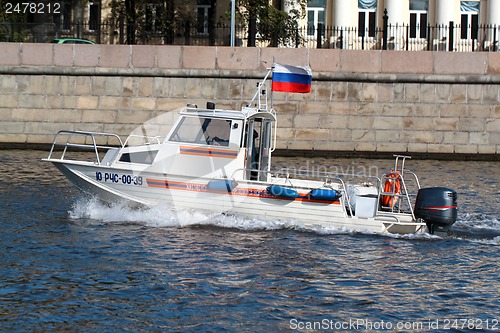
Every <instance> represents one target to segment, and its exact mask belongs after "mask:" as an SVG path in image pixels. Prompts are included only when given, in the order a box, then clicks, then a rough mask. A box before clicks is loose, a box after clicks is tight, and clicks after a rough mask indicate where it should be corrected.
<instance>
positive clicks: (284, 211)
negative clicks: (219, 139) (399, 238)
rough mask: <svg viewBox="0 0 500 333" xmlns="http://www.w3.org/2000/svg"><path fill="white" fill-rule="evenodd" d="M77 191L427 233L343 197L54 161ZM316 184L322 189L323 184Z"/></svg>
mask: <svg viewBox="0 0 500 333" xmlns="http://www.w3.org/2000/svg"><path fill="white" fill-rule="evenodd" d="M48 161H50V162H52V163H53V164H54V165H55V166H56V167H57V168H58V169H59V170H60V171H61V172H62V173H63V174H64V175H65V176H66V177H67V178H68V179H69V180H70V181H71V182H72V183H73V184H74V185H75V186H76V187H77V188H79V189H80V190H82V191H84V192H86V193H89V194H92V195H96V196H97V197H99V198H100V199H101V200H104V201H107V202H116V201H120V200H122V201H123V200H126V201H129V202H131V203H133V204H140V205H146V206H155V205H157V204H160V203H161V204H167V205H169V206H170V207H172V209H173V210H175V211H182V210H189V209H194V210H204V211H210V212H215V213H220V214H223V213H224V214H237V215H243V216H250V217H259V218H265V219H273V220H293V221H297V222H298V223H300V224H302V225H305V226H320V227H325V228H344V229H347V230H353V231H361V232H376V233H397V234H413V233H420V232H426V231H427V227H426V224H425V223H421V222H415V221H413V219H412V216H411V215H410V214H383V215H380V214H377V215H375V216H374V217H373V218H359V217H356V216H350V214H348V210H347V209H346V207H345V206H346V203H345V201H344V200H345V199H344V197H341V198H340V200H338V201H335V202H329V201H320V200H310V199H307V198H305V197H302V198H301V197H299V198H297V199H293V200H292V199H285V198H278V197H274V196H272V195H269V194H268V193H267V192H266V188H267V187H268V186H269V185H271V184H269V183H264V182H256V181H238V186H237V187H236V188H235V189H234V190H232V191H230V192H225V191H224V192H217V191H208V190H207V187H206V185H207V183H208V182H209V181H210V179H207V178H186V177H178V176H177V177H176V176H170V175H169V176H167V175H164V174H158V173H148V172H141V173H137V172H131V171H130V170H126V169H116V168H110V167H106V166H102V165H101V166H99V165H95V164H94V163H91V162H80V161H69V160H58V159H50V160H48ZM315 183H317V184H316V185H321V183H319V182H315Z"/></svg>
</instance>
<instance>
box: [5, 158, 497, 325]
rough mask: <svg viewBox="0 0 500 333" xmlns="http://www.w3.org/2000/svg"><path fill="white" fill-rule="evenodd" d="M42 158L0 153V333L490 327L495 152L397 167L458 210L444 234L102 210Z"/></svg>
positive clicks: (344, 163)
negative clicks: (448, 197) (477, 158)
mask: <svg viewBox="0 0 500 333" xmlns="http://www.w3.org/2000/svg"><path fill="white" fill-rule="evenodd" d="M46 156H47V154H46V153H45V152H41V151H30V150H23V151H19V150H5V151H0V179H1V187H0V225H1V228H0V239H1V242H2V243H1V244H2V256H0V331H3V332H312V331H322V332H334V331H335V332H337V331H338V332H340V331H359V332H363V331H364V332H368V331H375V330H379V331H390V332H401V331H404V332H443V331H450V332H468V331H472V330H473V329H475V330H480V331H484V332H494V331H500V322H499V321H500V301H499V296H500V291H499V290H500V279H499V273H500V269H499V259H498V258H499V256H498V254H499V250H500V247H499V245H500V222H499V216H500V189H499V179H500V168H499V164H498V163H497V162H450V161H430V160H427V161H422V160H414V161H409V162H407V167H408V168H411V169H412V170H413V171H416V172H417V173H418V174H419V177H420V181H421V183H422V185H423V186H432V185H435V183H434V182H436V183H437V184H439V185H445V186H449V187H452V188H455V189H456V190H457V191H458V194H459V205H460V210H459V219H458V222H457V223H456V224H455V225H454V227H453V232H452V233H451V234H450V235H448V236H445V237H438V236H431V235H420V236H404V237H402V236H384V235H379V234H364V233H355V232H351V231H348V230H338V229H328V228H321V229H320V228H306V227H304V226H301V225H300V222H294V221H265V220H259V219H252V218H241V217H235V216H208V215H205V214H203V213H200V212H181V213H178V214H173V213H171V212H170V211H169V210H168V207H156V208H152V209H135V210H133V209H130V208H127V207H125V206H123V205H114V206H111V207H109V206H104V205H102V204H100V203H99V202H97V201H95V200H92V199H89V198H85V197H83V196H82V195H81V194H80V193H79V192H77V191H76V190H74V189H73V188H72V187H71V186H70V184H69V183H68V182H67V181H66V180H65V179H64V177H62V176H61V175H60V174H59V173H58V171H57V170H56V169H55V168H54V167H52V166H51V165H50V164H46V163H43V162H41V161H40V159H41V158H42V157H46ZM274 162H275V163H276V165H277V166H280V167H281V166H287V167H290V166H292V167H296V168H300V167H304V166H305V167H307V168H314V167H318V166H322V165H327V166H331V165H333V164H334V163H339V165H340V168H341V169H342V170H344V171H351V170H354V171H359V170H360V169H362V168H373V167H375V168H378V169H380V170H381V171H384V170H387V169H390V168H391V166H392V161H388V160H364V159H339V160H334V159H333V158H332V159H325V158H316V159H315V158H311V159H305V158H275V161H274ZM370 170H371V169H370Z"/></svg>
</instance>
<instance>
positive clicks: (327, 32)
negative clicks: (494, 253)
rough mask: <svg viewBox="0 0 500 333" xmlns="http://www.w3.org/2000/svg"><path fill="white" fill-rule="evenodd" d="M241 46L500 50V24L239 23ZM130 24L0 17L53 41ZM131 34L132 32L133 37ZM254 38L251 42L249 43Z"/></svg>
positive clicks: (206, 36)
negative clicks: (284, 30)
mask: <svg viewBox="0 0 500 333" xmlns="http://www.w3.org/2000/svg"><path fill="white" fill-rule="evenodd" d="M230 30H231V29H230V26H229V25H217V26H215V27H214V28H213V29H211V31H208V29H207V27H197V26H192V25H190V24H181V25H178V26H177V28H176V29H174V30H173V31H171V32H170V33H166V32H163V31H151V30H146V29H140V28H139V29H136V33H135V35H134V36H133V38H134V41H133V42H134V43H135V44H176V45H199V46H209V45H212V46H214V45H217V46H228V45H230ZM235 30H236V33H235V39H236V40H235V45H236V46H243V47H245V46H254V45H255V46H260V47H267V46H277V47H306V48H330V49H349V50H382V49H387V50H400V51H456V52H474V51H490V52H498V51H500V47H499V39H500V26H496V25H484V26H460V25H454V24H453V22H450V24H449V25H436V26H431V25H427V26H410V25H386V26H385V28H384V27H379V28H376V27H375V28H371V29H370V28H367V29H358V28H349V27H347V28H346V27H325V26H323V25H321V24H320V25H318V27H302V28H298V29H296V30H295V31H293V32H291V33H289V34H288V36H289V38H288V40H286V41H285V42H283V41H281V42H278V39H277V38H276V40H274V41H273V40H272V39H273V38H272V36H271V40H269V39H267V40H264V39H263V38H262V37H261V36H260V35H259V33H258V32H257V34H256V37H255V41H254V39H250V40H249V38H248V28H247V27H246V26H237V27H236V29H235ZM126 31H127V28H126V25H125V23H124V22H123V21H118V22H117V23H115V24H113V23H103V24H95V23H93V24H90V25H89V24H82V25H71V26H69V27H68V29H60V28H58V27H57V26H56V25H55V24H33V23H31V24H30V23H0V41H4V42H9V41H10V42H50V41H51V40H52V39H53V38H55V37H80V38H86V39H90V40H93V41H95V42H96V43H99V44H127V43H129V40H128V38H127V33H126ZM129 38H130V37H129ZM249 44H250V45H249Z"/></svg>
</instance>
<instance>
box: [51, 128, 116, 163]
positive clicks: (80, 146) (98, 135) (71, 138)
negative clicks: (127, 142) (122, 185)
mask: <svg viewBox="0 0 500 333" xmlns="http://www.w3.org/2000/svg"><path fill="white" fill-rule="evenodd" d="M63 135H66V141H65V142H64V140H63V142H61V141H59V140H60V137H61V136H63ZM75 136H76V137H79V138H80V140H76V139H75ZM87 139H89V140H90V143H87ZM102 140H104V141H105V142H107V144H100V143H99V141H102ZM110 140H115V142H116V145H112V144H109V141H110ZM117 146H118V147H120V148H123V147H124V145H123V142H122V139H121V138H120V137H119V136H118V135H116V134H113V133H104V132H90V131H70V130H61V131H59V132H57V134H56V136H55V138H54V141H53V142H52V147H51V148H50V152H49V156H48V159H51V158H52V154H53V153H54V151H55V149H56V147H61V148H63V150H62V153H61V156H60V158H59V159H60V160H64V159H65V157H66V153H67V151H68V148H70V149H76V150H90V151H93V152H94V153H95V163H96V164H101V158H100V157H99V151H100V150H102V149H105V150H108V149H112V148H116V147H117Z"/></svg>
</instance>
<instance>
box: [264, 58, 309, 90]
mask: <svg viewBox="0 0 500 333" xmlns="http://www.w3.org/2000/svg"><path fill="white" fill-rule="evenodd" d="M311 82H312V72H311V68H309V67H301V66H288V65H280V64H274V66H273V84H272V91H281V92H292V93H308V92H310V91H311Z"/></svg>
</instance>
